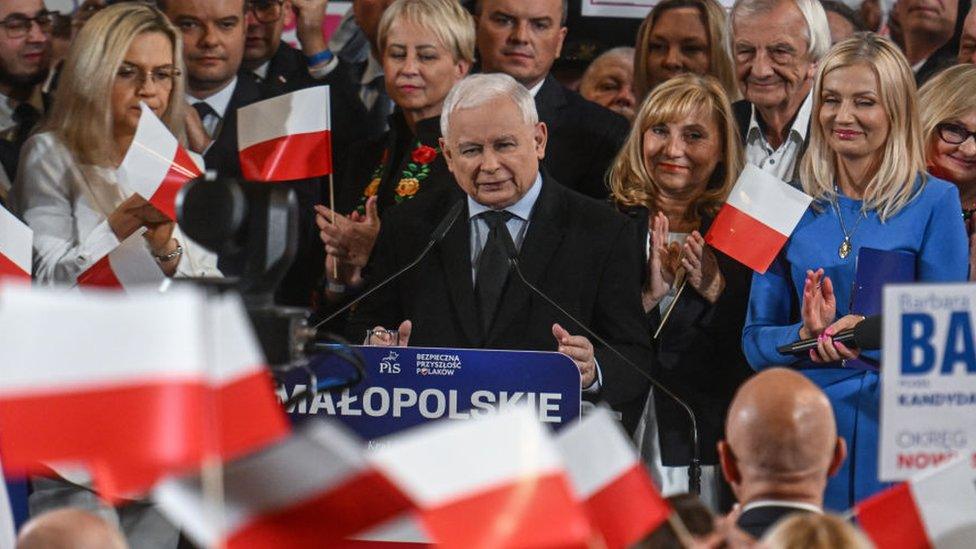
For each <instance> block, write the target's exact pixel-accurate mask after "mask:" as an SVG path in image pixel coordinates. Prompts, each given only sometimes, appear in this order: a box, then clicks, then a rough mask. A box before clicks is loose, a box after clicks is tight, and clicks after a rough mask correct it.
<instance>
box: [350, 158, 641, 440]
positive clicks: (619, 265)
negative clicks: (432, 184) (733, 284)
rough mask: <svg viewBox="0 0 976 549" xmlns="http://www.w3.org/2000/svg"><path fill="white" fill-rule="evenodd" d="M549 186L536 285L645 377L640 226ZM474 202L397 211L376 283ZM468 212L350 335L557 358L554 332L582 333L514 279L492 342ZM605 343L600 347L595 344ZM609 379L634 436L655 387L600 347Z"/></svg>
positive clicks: (540, 211) (390, 217)
mask: <svg viewBox="0 0 976 549" xmlns="http://www.w3.org/2000/svg"><path fill="white" fill-rule="evenodd" d="M543 181H544V182H543V186H542V190H541V193H540V195H539V198H538V201H537V202H536V204H535V208H534V209H533V213H532V217H531V219H530V221H529V226H528V230H527V233H526V236H525V240H524V242H523V244H522V247H521V249H520V251H519V258H520V261H521V266H522V271H523V273H524V274H525V276H526V278H527V279H528V280H530V281H531V282H532V283H533V284H535V285H537V286H538V287H539V288H540V289H541V290H542V291H543V292H545V293H546V294H548V295H549V296H550V297H551V298H552V299H553V300H555V301H556V302H557V303H559V304H560V305H561V306H563V307H564V308H565V309H566V310H567V311H569V312H570V313H571V314H573V315H575V316H576V317H577V318H579V319H580V320H581V321H582V322H585V323H586V324H587V325H588V326H589V327H590V328H592V329H593V330H594V331H595V332H596V333H598V334H600V335H601V336H602V337H603V338H605V339H606V340H607V341H608V342H609V343H610V344H611V345H613V346H614V347H615V348H616V349H617V350H619V351H620V352H621V353H623V354H624V356H627V357H628V358H629V359H630V360H631V361H632V362H634V363H635V364H637V365H638V366H639V367H640V368H642V369H643V370H644V371H645V372H646V371H649V369H650V361H651V356H650V348H649V346H648V343H647V334H646V331H645V329H644V323H643V313H642V309H641V306H640V294H639V291H640V272H641V261H640V257H639V255H638V253H637V250H636V249H634V247H633V246H632V245H630V243H631V242H633V239H634V238H635V236H634V234H633V230H634V227H633V224H632V223H629V222H628V220H627V219H626V218H625V217H623V216H621V215H620V214H618V213H616V212H614V211H612V210H611V209H610V208H608V207H607V206H605V205H603V204H600V203H597V202H595V201H593V200H591V199H588V198H586V197H583V196H581V195H579V194H577V193H575V192H572V191H569V190H567V189H565V188H564V187H561V186H560V185H559V184H558V183H557V182H556V181H555V179H553V178H552V177H549V176H547V175H544V176H543ZM464 199H465V195H464V194H463V193H461V192H460V190H459V189H458V188H454V189H450V190H446V191H444V192H441V193H436V194H435V193H431V194H428V195H427V196H423V197H418V198H417V199H415V200H412V201H410V202H407V203H404V204H401V205H400V206H397V207H396V208H393V209H392V210H390V211H389V213H388V214H387V215H386V217H385V219H384V220H383V226H382V228H381V229H380V236H379V239H378V241H377V245H376V248H375V250H374V251H373V256H372V258H371V260H370V261H371V262H370V265H369V270H368V273H367V281H369V282H375V281H379V280H382V279H384V278H385V277H386V276H388V275H389V274H391V273H393V272H395V271H396V270H397V269H400V268H401V267H403V266H404V265H406V264H407V263H409V262H410V261H412V260H413V259H414V258H415V257H417V255H418V254H419V253H420V250H421V249H422V248H423V247H424V246H425V245H426V244H427V241H428V238H429V236H430V234H431V232H432V231H433V228H434V226H435V225H437V223H438V222H439V221H440V220H441V218H442V217H443V215H444V213H445V212H447V211H448V210H449V209H450V207H451V206H452V205H453V204H454V203H456V202H457V201H458V200H464ZM470 248H471V244H470V222H469V218H468V215H467V209H466V208H465V209H464V210H462V214H461V216H459V217H458V219H457V220H456V221H455V223H454V225H453V226H452V227H451V229H450V230H449V231H448V233H447V235H446V236H445V237H444V239H443V240H442V241H441V242H440V243H439V244H438V245H436V246H435V247H434V248H433V249H432V250H431V253H430V255H429V256H428V257H427V258H425V259H424V260H423V261H422V262H421V263H420V264H419V265H417V266H416V267H415V268H414V269H413V270H411V271H408V272H407V273H406V274H405V275H404V276H403V277H401V278H400V279H399V280H397V281H396V282H395V283H393V284H391V285H390V286H389V287H388V288H387V289H385V290H381V291H380V292H378V293H377V294H374V295H373V296H372V297H371V298H369V299H366V300H365V301H363V302H362V303H361V304H360V306H359V308H358V309H357V310H356V312H355V313H354V314H353V315H352V316H351V317H350V321H349V326H348V328H349V329H348V333H349V337H350V338H351V339H352V340H359V341H361V340H362V338H363V334H364V333H365V330H366V328H371V327H373V326H377V325H380V326H386V327H396V326H398V325H399V323H400V322H401V321H403V320H405V319H411V320H412V321H413V333H412V335H411V337H410V344H411V345H417V346H431V347H460V348H493V349H534V350H544V351H554V350H556V347H557V345H556V340H555V338H554V337H553V335H552V325H553V323H554V322H559V323H560V324H562V325H563V326H564V327H565V328H566V329H567V330H569V331H570V333H574V334H580V333H581V331H580V330H579V329H578V328H577V327H575V326H574V324H573V323H572V322H571V321H569V320H568V319H566V318H564V317H563V316H562V315H561V314H559V313H558V312H557V311H555V310H554V309H553V308H552V307H551V306H550V305H548V304H547V303H545V302H544V301H543V300H542V299H540V298H538V297H537V296H535V295H533V294H532V293H531V292H530V290H529V289H528V288H527V287H526V286H525V285H524V284H522V283H521V281H520V280H518V279H517V278H516V275H515V273H514V272H513V273H512V274H511V275H510V277H509V280H508V284H507V286H506V289H505V291H504V294H503V296H502V301H501V304H500V305H499V310H498V313H497V317H496V320H495V322H494V325H493V327H492V328H491V330H490V331H489V333H487V334H484V333H482V329H481V328H480V326H479V322H478V320H477V319H478V316H477V312H476V309H475V294H474V288H473V282H472V269H471V249H470ZM594 343H595V342H594ZM596 356H597V360H598V362H599V364H600V368H601V371H602V374H603V387H602V390H601V392H600V394H599V395H597V396H598V397H599V398H600V399H602V400H605V401H607V402H608V403H609V404H610V405H611V406H613V407H614V408H616V409H617V410H618V411H621V412H622V413H623V414H624V422H625V426H627V427H629V428H632V427H633V426H634V425H635V424H636V420H637V419H638V417H639V415H640V410H641V407H642V406H643V401H644V398H645V396H646V394H647V388H648V383H647V381H646V379H645V378H644V377H643V376H642V375H641V374H640V373H639V372H637V371H635V370H634V368H632V367H631V366H628V365H626V364H625V363H624V362H622V361H621V360H620V359H619V358H617V357H615V356H614V355H613V354H611V353H610V352H608V351H607V350H606V349H604V348H601V347H600V346H598V345H597V346H596Z"/></svg>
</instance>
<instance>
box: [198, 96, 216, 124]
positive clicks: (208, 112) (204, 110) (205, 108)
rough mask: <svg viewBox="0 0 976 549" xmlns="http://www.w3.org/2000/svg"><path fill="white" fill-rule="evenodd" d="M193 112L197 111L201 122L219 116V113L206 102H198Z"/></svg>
mask: <svg viewBox="0 0 976 549" xmlns="http://www.w3.org/2000/svg"><path fill="white" fill-rule="evenodd" d="M193 110H195V111H197V114H199V115H200V122H203V121H204V120H206V118H207V116H217V111H215V110H214V108H213V107H211V106H210V104H209V103H207V102H206V101H197V102H196V103H194V104H193ZM218 118H219V116H218Z"/></svg>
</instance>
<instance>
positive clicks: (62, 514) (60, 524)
mask: <svg viewBox="0 0 976 549" xmlns="http://www.w3.org/2000/svg"><path fill="white" fill-rule="evenodd" d="M127 548H128V545H127V544H126V542H125V538H123V537H122V534H121V533H120V532H119V531H118V529H117V528H115V527H113V526H112V525H111V524H109V523H108V522H106V521H105V520H104V519H102V518H101V517H99V516H98V515H94V514H92V513H89V512H87V511H83V510H81V509H71V508H64V509H57V510H54V511H48V512H47V513H43V514H41V515H39V516H37V517H35V518H33V519H31V520H30V521H29V522H28V523H27V524H25V525H24V527H23V528H22V529H21V530H20V535H19V536H18V537H17V549H127Z"/></svg>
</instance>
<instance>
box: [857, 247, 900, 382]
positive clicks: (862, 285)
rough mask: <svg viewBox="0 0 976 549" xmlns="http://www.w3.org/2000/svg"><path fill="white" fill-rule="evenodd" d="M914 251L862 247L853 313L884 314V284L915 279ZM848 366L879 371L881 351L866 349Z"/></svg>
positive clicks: (866, 314)
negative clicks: (882, 308) (882, 311)
mask: <svg viewBox="0 0 976 549" xmlns="http://www.w3.org/2000/svg"><path fill="white" fill-rule="evenodd" d="M915 271H916V269H915V254H914V253H912V252H906V251H901V250H878V249H875V248H861V249H860V250H859V251H858V253H857V262H856V263H855V266H854V288H853V291H852V292H851V307H850V311H851V313H852V314H858V315H863V316H871V315H877V314H881V303H882V299H883V292H882V290H883V289H884V286H885V285H886V284H899V283H905V282H915V280H916V275H915ZM847 367H848V368H860V369H868V370H875V371H876V370H878V369H879V368H880V353H877V352H865V353H862V354H861V358H859V359H857V360H849V361H847Z"/></svg>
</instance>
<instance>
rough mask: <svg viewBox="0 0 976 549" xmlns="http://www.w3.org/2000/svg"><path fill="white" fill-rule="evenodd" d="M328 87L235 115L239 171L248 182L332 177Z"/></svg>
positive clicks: (269, 101)
mask: <svg viewBox="0 0 976 549" xmlns="http://www.w3.org/2000/svg"><path fill="white" fill-rule="evenodd" d="M330 108H331V107H330V105H329V87H328V86H318V87H314V88H307V89H304V90H299V91H295V92H292V93H289V94H285V95H280V96H278V97H273V98H271V99H266V100H264V101H260V102H258V103H253V104H251V105H248V106H246V107H243V108H241V109H239V110H238V111H237V141H238V149H239V151H240V160H241V172H242V173H243V175H244V178H245V179H248V180H251V181H293V180H295V179H309V178H312V177H320V176H323V175H326V174H329V173H332V131H331V128H330V122H329V112H330V110H329V109H330Z"/></svg>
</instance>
